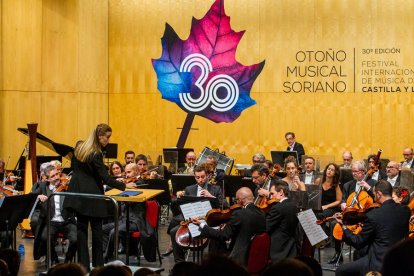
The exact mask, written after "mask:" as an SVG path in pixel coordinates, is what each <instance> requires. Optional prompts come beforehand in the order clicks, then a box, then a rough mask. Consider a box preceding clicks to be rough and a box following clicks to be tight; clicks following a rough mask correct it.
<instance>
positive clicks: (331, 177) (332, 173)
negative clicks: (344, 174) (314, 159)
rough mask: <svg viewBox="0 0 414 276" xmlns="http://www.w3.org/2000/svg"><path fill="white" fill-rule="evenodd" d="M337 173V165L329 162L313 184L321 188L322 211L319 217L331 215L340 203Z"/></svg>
mask: <svg viewBox="0 0 414 276" xmlns="http://www.w3.org/2000/svg"><path fill="white" fill-rule="evenodd" d="M339 174H340V171H339V166H338V165H336V164H335V163H329V164H328V165H326V167H325V169H324V170H323V176H322V179H320V178H318V179H316V182H315V184H316V185H320V186H321V188H322V200H321V207H322V210H323V213H322V214H321V215H320V216H319V217H321V218H326V217H330V216H333V214H335V213H336V212H337V211H338V206H339V204H341V200H342V191H341V188H340V185H339Z"/></svg>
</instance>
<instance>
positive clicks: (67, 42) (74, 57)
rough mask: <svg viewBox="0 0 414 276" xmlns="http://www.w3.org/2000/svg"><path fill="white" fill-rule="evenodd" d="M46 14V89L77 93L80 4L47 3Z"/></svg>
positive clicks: (50, 0)
mask: <svg viewBox="0 0 414 276" xmlns="http://www.w3.org/2000/svg"><path fill="white" fill-rule="evenodd" d="M42 12H43V15H42V18H43V24H42V32H41V34H42V90H43V91H55V92H69V91H77V90H78V74H79V69H78V67H79V60H78V53H79V48H78V43H79V29H78V28H79V3H78V1H73V0H63V1H54V0H44V1H43V6H42Z"/></svg>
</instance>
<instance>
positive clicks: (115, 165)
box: [109, 161, 133, 178]
mask: <svg viewBox="0 0 414 276" xmlns="http://www.w3.org/2000/svg"><path fill="white" fill-rule="evenodd" d="M130 163H131V162H130ZM132 163H133V162H132ZM128 164H129V163H128ZM109 174H110V175H111V176H113V177H116V178H118V177H122V176H123V174H124V167H123V166H122V164H121V162H119V161H113V162H112V163H111V164H109Z"/></svg>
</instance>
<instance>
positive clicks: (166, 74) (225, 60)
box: [152, 0, 265, 123]
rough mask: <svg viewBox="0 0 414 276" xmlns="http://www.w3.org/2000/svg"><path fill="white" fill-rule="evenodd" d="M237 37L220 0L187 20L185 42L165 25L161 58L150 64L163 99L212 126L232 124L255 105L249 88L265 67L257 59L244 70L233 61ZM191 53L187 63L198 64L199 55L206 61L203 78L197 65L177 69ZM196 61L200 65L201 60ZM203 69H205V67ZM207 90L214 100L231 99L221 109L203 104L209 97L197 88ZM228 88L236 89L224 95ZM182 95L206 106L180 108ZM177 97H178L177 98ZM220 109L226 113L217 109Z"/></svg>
mask: <svg viewBox="0 0 414 276" xmlns="http://www.w3.org/2000/svg"><path fill="white" fill-rule="evenodd" d="M243 34H244V31H241V32H235V31H234V30H232V29H231V26H230V17H228V16H227V15H226V14H225V11H224V0H216V1H215V2H214V3H213V5H212V6H211V8H210V10H209V11H208V12H207V14H206V15H205V16H204V17H203V18H202V19H200V20H198V19H195V18H194V17H193V20H192V24H191V31H190V36H189V37H188V39H187V40H185V41H183V40H181V39H180V38H179V37H178V35H177V33H176V32H175V31H174V29H173V28H172V27H171V26H170V25H169V24H168V23H166V27H165V32H164V35H163V37H162V39H161V43H162V55H161V57H160V58H159V59H153V60H152V65H153V67H154V69H155V72H156V74H157V77H158V90H159V91H160V92H161V94H162V97H163V99H166V100H169V101H172V102H175V103H176V104H177V105H178V106H179V107H180V108H181V109H183V110H184V111H186V112H188V113H194V114H196V115H199V116H203V117H205V118H207V119H210V120H212V121H214V122H216V123H218V122H233V121H234V120H236V119H237V118H238V117H239V116H240V113H241V112H242V111H243V110H244V109H246V108H248V107H250V106H252V105H254V104H255V103H256V101H255V100H253V99H252V98H250V89H251V88H252V85H253V82H254V81H255V80H256V78H257V76H258V75H259V74H260V72H261V70H262V69H263V67H264V64H265V62H264V61H262V62H260V63H258V64H254V65H250V66H244V65H242V64H240V63H239V62H237V61H236V58H235V55H236V49H237V46H238V44H239V42H240V40H241V38H242V36H243ZM191 55H193V56H195V57H196V59H192V60H193V61H194V60H197V61H200V59H201V60H202V59H203V57H206V58H207V59H208V60H209V62H210V63H211V69H212V70H211V71H210V72H208V74H207V76H205V75H206V73H205V72H204V71H203V68H202V66H200V67H197V66H194V67H192V68H191V70H188V71H183V70H182V68H181V66H182V63H183V61H184V62H186V61H185V59H186V58H188V57H192V56H191ZM194 62H195V61H194ZM200 62H201V63H203V64H204V61H200ZM206 62H207V63H208V61H206ZM206 70H207V71H208V68H207V69H206ZM203 76H204V77H206V78H205V79H204V80H203V82H202V85H200V86H198V85H197V81H200V79H202V78H203ZM225 78H226V79H225ZM217 79H218V80H217ZM214 80H216V81H218V82H216V85H211V87H210V88H209V84H211V83H215V82H214ZM232 80H234V82H233V81H232ZM235 86H237V87H235ZM200 87H201V89H200ZM229 87H230V88H229ZM213 88H215V89H216V92H215V93H216V94H215V96H216V99H218V100H219V101H220V100H222V101H225V100H226V99H227V100H231V99H234V100H235V101H234V102H233V104H232V105H228V106H227V109H223V108H220V107H214V106H211V105H209V106H208V103H209V102H208V101H207V100H208V99H207V98H208V97H212V96H211V95H210V96H208V95H207V94H208V92H206V93H207V94H206V93H204V94H203V92H202V91H200V90H206V89H207V90H206V91H212V90H211V89H213ZM229 89H233V90H237V93H236V92H235V93H234V94H232V95H229V94H230V92H229ZM204 92H205V91H204ZM233 92H234V91H233ZM182 93H190V95H191V96H190V97H191V98H192V99H202V98H203V97H205V99H206V105H204V106H203V107H200V108H198V109H196V108H194V109H193V110H189V107H188V105H187V106H186V105H185V102H184V104H183V99H180V94H182ZM203 95H204V96H203ZM230 96H232V97H230ZM181 97H182V98H183V95H181ZM226 97H227V98H226ZM184 98H185V97H184ZM228 98H230V99H228ZM236 100H237V101H236ZM188 103H189V105H190V104H191V103H192V101H191V100H189V101H188ZM200 105H201V104H200ZM223 105H225V104H223ZM220 109H222V110H225V111H226V112H223V111H218V110H220Z"/></svg>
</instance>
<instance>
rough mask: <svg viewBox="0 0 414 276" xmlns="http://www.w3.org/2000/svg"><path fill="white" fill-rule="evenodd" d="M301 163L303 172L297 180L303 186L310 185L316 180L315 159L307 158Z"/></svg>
mask: <svg viewBox="0 0 414 276" xmlns="http://www.w3.org/2000/svg"><path fill="white" fill-rule="evenodd" d="M303 163H304V167H305V171H304V172H302V173H300V174H299V178H300V180H301V181H302V182H303V183H305V185H312V184H314V183H315V180H316V171H315V158H313V157H312V156H307V157H306V158H305V160H304V162H303Z"/></svg>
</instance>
